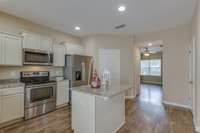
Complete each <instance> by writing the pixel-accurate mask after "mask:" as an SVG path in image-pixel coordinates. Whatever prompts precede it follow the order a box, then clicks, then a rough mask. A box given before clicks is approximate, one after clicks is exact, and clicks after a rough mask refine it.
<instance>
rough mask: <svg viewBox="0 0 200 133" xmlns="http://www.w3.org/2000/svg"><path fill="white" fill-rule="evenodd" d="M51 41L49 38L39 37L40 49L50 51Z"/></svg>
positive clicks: (51, 47)
mask: <svg viewBox="0 0 200 133" xmlns="http://www.w3.org/2000/svg"><path fill="white" fill-rule="evenodd" d="M52 49H53V41H52V40H51V39H49V38H45V37H41V38H40V50H44V51H52Z"/></svg>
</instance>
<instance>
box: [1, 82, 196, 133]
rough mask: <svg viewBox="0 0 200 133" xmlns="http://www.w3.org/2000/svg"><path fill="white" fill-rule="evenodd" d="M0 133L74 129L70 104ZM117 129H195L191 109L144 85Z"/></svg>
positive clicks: (131, 132)
mask: <svg viewBox="0 0 200 133" xmlns="http://www.w3.org/2000/svg"><path fill="white" fill-rule="evenodd" d="M0 133H72V130H71V108H70V107H65V108H62V109H59V110H57V111H55V112H52V113H49V114H47V115H43V116H41V117H37V118H35V119H31V120H28V121H24V122H20V123H18V124H14V125H11V126H9V127H6V128H3V129H0ZM118 133H195V132H194V130H193V124H192V114H191V112H190V111H189V110H185V109H178V108H174V107H167V106H164V105H162V91H161V87H160V86H156V85H142V86H141V92H140V96H139V97H137V98H136V99H135V100H126V124H125V125H124V126H123V127H122V128H121V129H120V130H119V131H118Z"/></svg>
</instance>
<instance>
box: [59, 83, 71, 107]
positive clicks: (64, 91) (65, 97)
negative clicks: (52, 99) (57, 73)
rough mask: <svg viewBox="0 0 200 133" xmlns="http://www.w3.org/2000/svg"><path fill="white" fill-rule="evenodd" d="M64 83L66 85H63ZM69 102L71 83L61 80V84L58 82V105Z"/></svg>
mask: <svg viewBox="0 0 200 133" xmlns="http://www.w3.org/2000/svg"><path fill="white" fill-rule="evenodd" d="M62 82H65V83H64V86H63V85H62V84H63V83H62ZM68 102H69V84H68V81H61V84H59V82H58V86H57V106H61V105H64V104H67V103H68Z"/></svg>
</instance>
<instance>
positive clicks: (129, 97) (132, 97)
mask: <svg viewBox="0 0 200 133" xmlns="http://www.w3.org/2000/svg"><path fill="white" fill-rule="evenodd" d="M125 98H126V99H134V98H135V96H126V97H125Z"/></svg>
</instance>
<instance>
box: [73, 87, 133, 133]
mask: <svg viewBox="0 0 200 133" xmlns="http://www.w3.org/2000/svg"><path fill="white" fill-rule="evenodd" d="M129 88H130V86H129V85H127V84H121V85H112V86H109V87H108V88H99V89H93V88H91V87H90V86H79V87H73V88H71V91H72V129H73V130H74V132H75V133H115V132H116V131H117V130H118V129H119V128H121V127H122V126H123V125H124V123H125V91H126V90H128V89H129Z"/></svg>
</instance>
